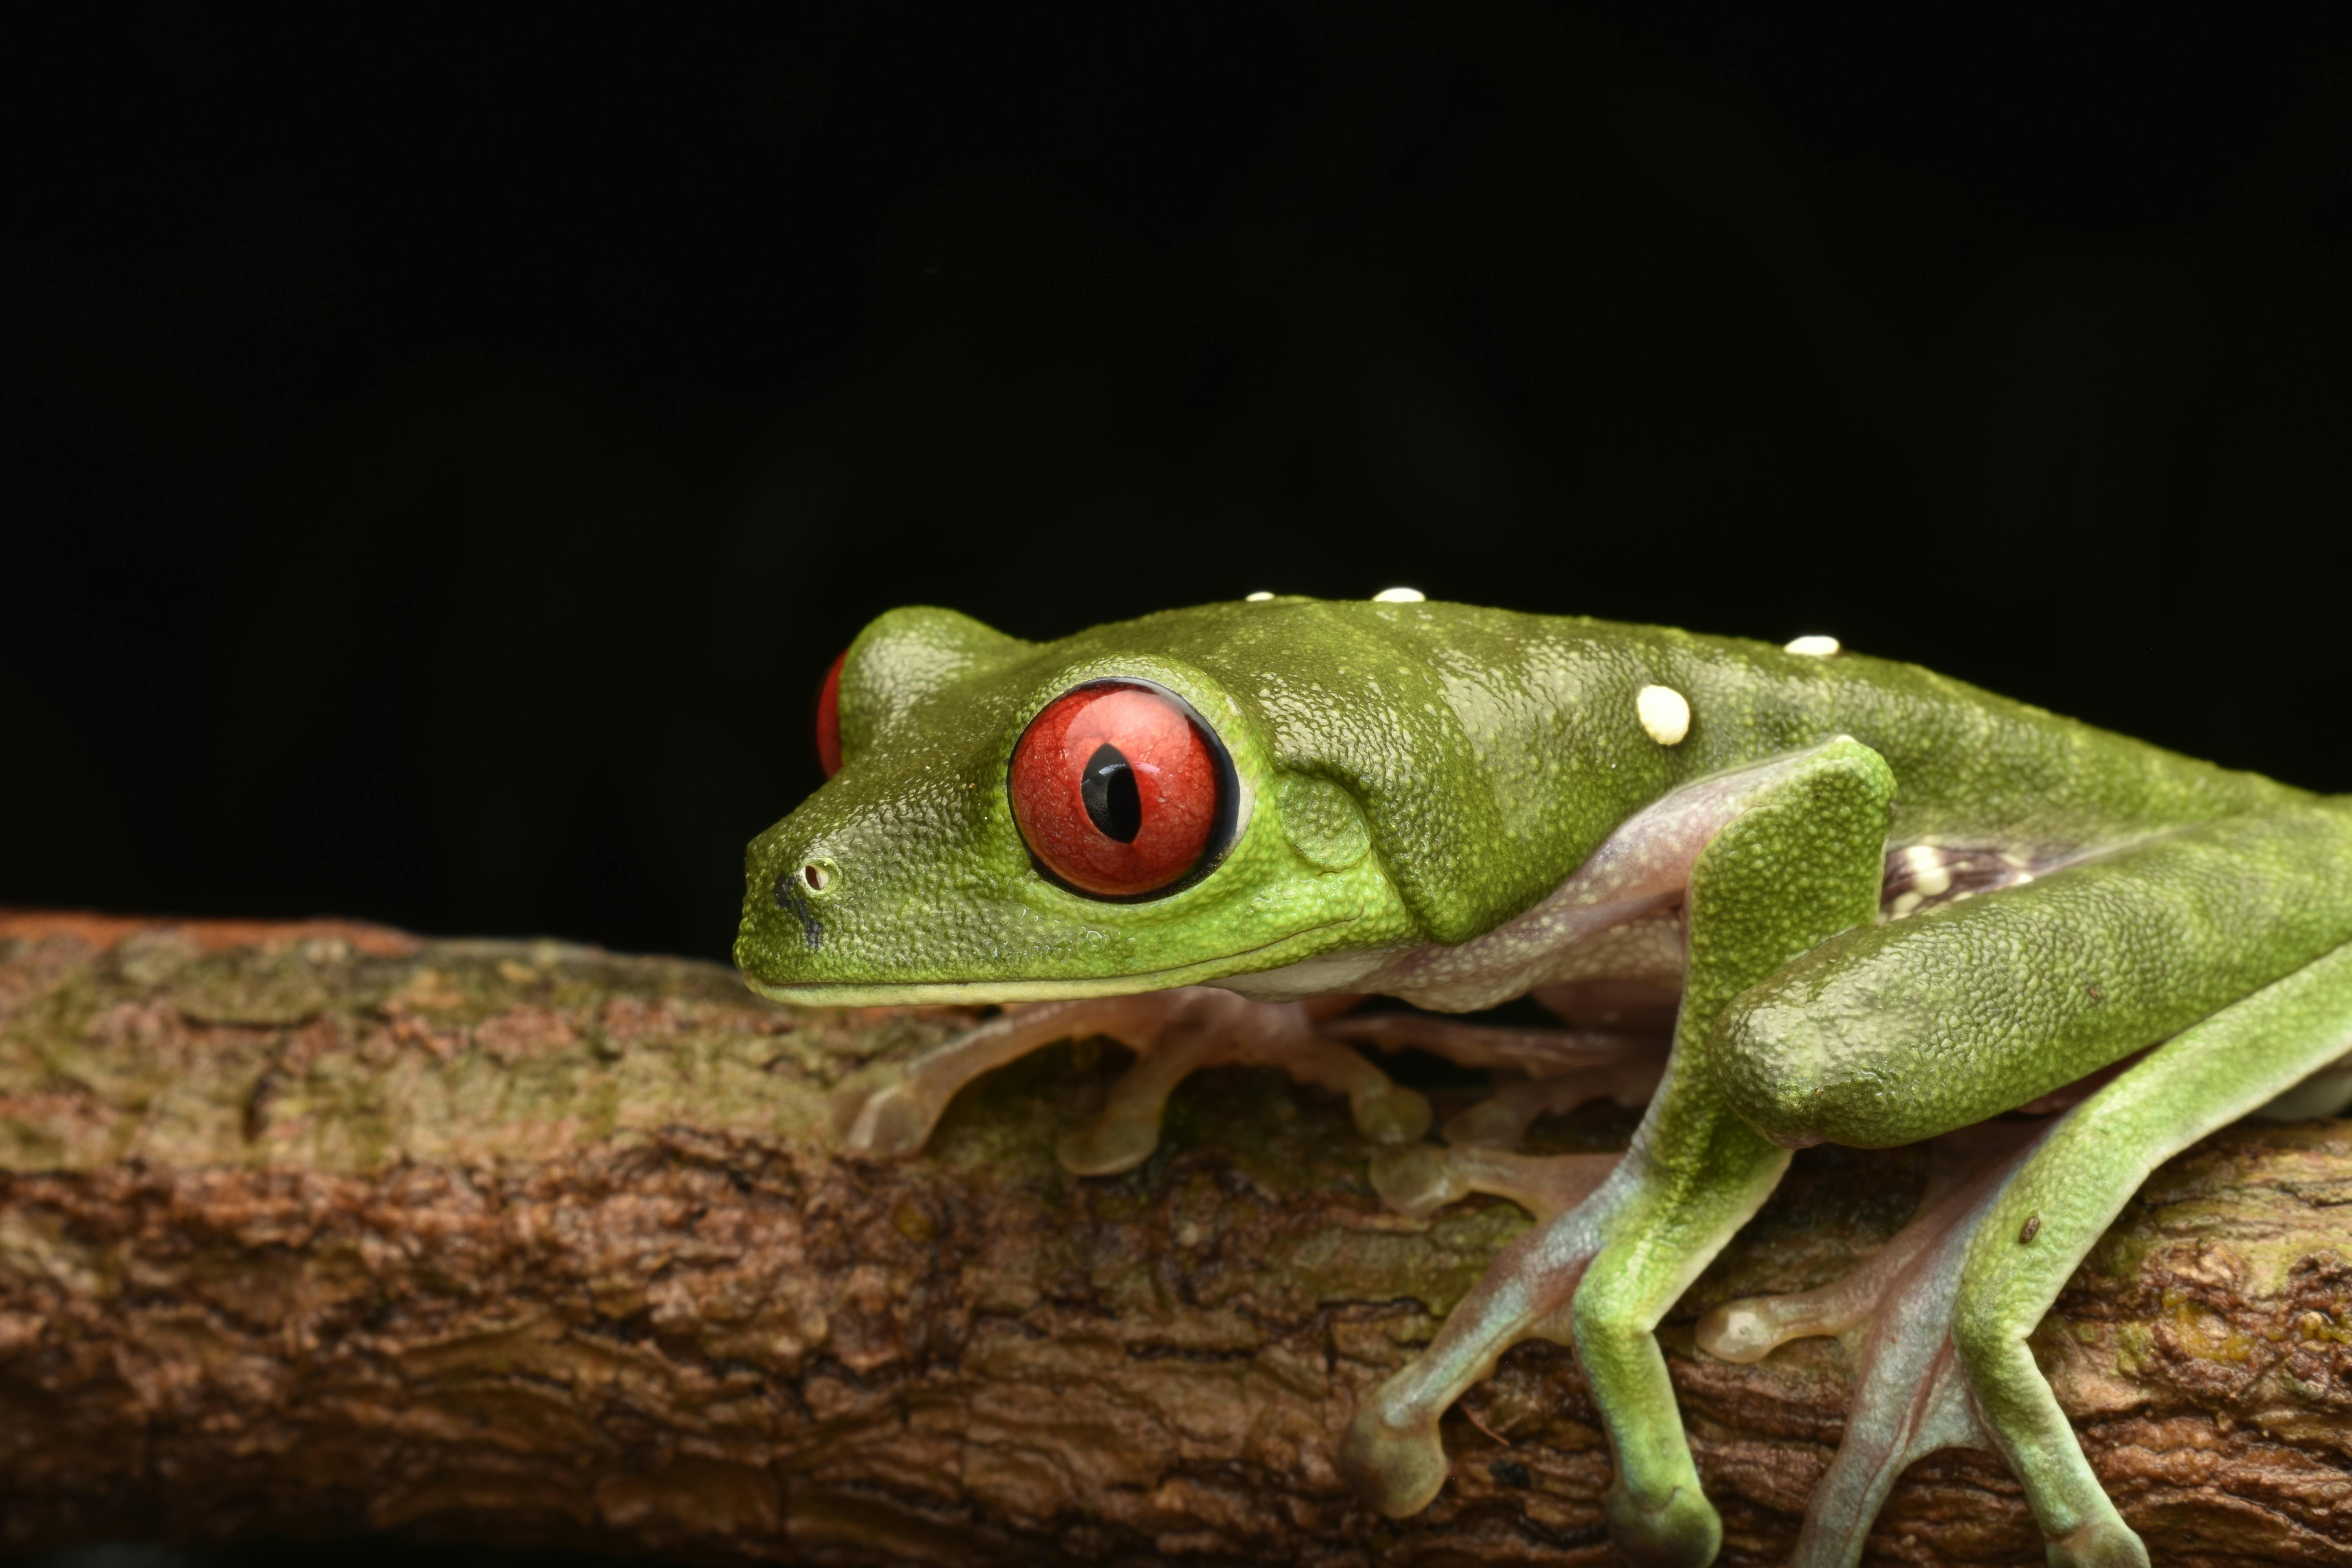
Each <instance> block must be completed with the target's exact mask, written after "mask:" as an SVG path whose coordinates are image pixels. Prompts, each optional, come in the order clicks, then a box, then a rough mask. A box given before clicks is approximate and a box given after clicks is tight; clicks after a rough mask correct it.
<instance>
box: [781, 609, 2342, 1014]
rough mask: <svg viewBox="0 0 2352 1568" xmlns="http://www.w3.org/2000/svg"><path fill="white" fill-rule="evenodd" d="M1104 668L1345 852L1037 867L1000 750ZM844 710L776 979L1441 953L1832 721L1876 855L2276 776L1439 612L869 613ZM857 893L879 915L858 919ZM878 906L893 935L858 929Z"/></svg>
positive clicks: (2091, 817) (1634, 640)
mask: <svg viewBox="0 0 2352 1568" xmlns="http://www.w3.org/2000/svg"><path fill="white" fill-rule="evenodd" d="M1117 675H1129V676H1133V677H1137V678H1140V679H1151V680H1155V681H1159V682H1160V683H1161V684H1164V685H1167V686H1169V687H1171V689H1176V690H1179V691H1180V692H1181V693H1182V694H1183V695H1184V696H1185V697H1186V698H1187V700H1190V701H1192V704H1193V706H1194V707H1196V708H1197V709H1199V710H1201V711H1202V713H1203V714H1204V715H1206V716H1207V717H1208V718H1209V720H1210V721H1211V722H1212V723H1213V725H1215V726H1216V727H1217V728H1218V730H1219V731H1220V733H1221V734H1223V736H1224V740H1225V742H1226V744H1227V745H1228V746H1229V747H1231V748H1232V750H1233V752H1234V759H1235V762H1236V763H1237V765H1238V766H1239V767H1240V769H1241V772H1242V776H1243V779H1244V788H1245V789H1247V790H1248V791H1249V792H1250V793H1251V795H1252V797H1253V799H1254V801H1255V816H1257V817H1259V818H1264V817H1265V816H1269V815H1273V816H1281V815H1282V814H1283V812H1284V810H1285V807H1284V805H1283V803H1284V801H1285V800H1286V799H1289V800H1291V801H1292V802H1293V805H1294V807H1296V803H1297V801H1298V800H1301V799H1305V798H1307V795H1306V794H1303V793H1302V792H1311V790H1312V789H1314V788H1315V787H1317V785H1316V784H1315V781H1321V782H1322V787H1324V788H1326V789H1327V790H1328V786H1331V785H1336V786H1337V787H1338V791H1339V792H1343V796H1344V798H1343V799H1341V801H1340V805H1339V809H1340V810H1343V811H1344V810H1346V809H1347V808H1348V806H1349V805H1352V808H1353V810H1354V811H1355V812H1356V813H1358V814H1360V817H1361V821H1362V828H1363V830H1364V831H1365V832H1366V833H1367V834H1368V836H1369V842H1370V847H1371V850H1372V854H1371V856H1370V857H1369V858H1368V863H1367V865H1366V866H1364V867H1352V866H1350V867H1340V868H1333V867H1331V866H1329V865H1328V864H1323V865H1306V864H1299V863H1293V862H1296V861H1297V857H1296V856H1293V857H1291V858H1289V859H1288V860H1285V859H1284V858H1282V857H1281V856H1279V855H1276V853H1275V852H1274V851H1273V850H1272V849H1270V848H1269V849H1265V850H1263V851H1262V852H1261V851H1259V850H1256V849H1254V848H1252V847H1249V846H1244V847H1241V848H1237V850H1236V852H1235V854H1234V857H1233V858H1232V859H1231V860H1230V861H1229V862H1228V863H1227V864H1225V865H1223V866H1220V867H1219V868H1218V870H1217V871H1216V872H1215V873H1214V874H1213V876H1211V877H1209V878H1207V879H1203V881H1202V883H1201V885H1200V886H1198V887H1195V888H1192V889H1187V890H1185V891H1183V892H1181V893H1178V894H1176V895H1174V896H1172V897H1171V898H1169V899H1166V900H1160V902H1158V903H1150V904H1139V905H1125V906H1116V905H1103V904H1099V903H1090V902H1087V901H1086V900H1078V899H1076V897H1075V895H1072V894H1070V893H1069V892H1067V891H1066V889H1057V888H1052V887H1049V886H1046V885H1045V884H1044V883H1043V882H1042V880H1041V879H1039V878H1038V877H1037V876H1036V875H1035V873H1034V868H1032V867H1031V865H1030V863H1029V859H1028V856H1027V853H1026V851H1025V849H1024V847H1023V845H1022V841H1021V839H1020V837H1019V834H1018V832H1017V829H1015V827H1014V826H1013V822H1012V820H1011V816H1010V812H1009V808H1008V806H1007V805H1006V801H1005V791H1004V780H1005V768H1006V763H1007V759H1008V758H1009V757H1010V755H1011V752H1012V749H1013V744H1014V742H1015V741H1016V740H1017V739H1018V737H1019V734H1020V732H1021V730H1022V728H1023V726H1024V724H1025V723H1026V722H1027V721H1028V719H1029V718H1031V717H1033V716H1034V714H1035V713H1036V712H1037V711H1038V710H1040V709H1041V708H1042V707H1043V706H1044V705H1045V703H1046V702H1048V701H1050V700H1052V699H1053V698H1054V697H1055V696H1056V695H1057V694H1059V693H1060V692H1062V691H1065V690H1067V689H1069V688H1070V687H1071V686H1073V685H1075V684H1076V683H1078V682H1080V681H1083V680H1087V679H1102V678H1104V677H1107V676H1117ZM1649 686H1662V687H1665V688H1669V689H1672V690H1674V691H1675V692H1678V693H1680V694H1681V695H1682V696H1683V697H1684V698H1685V700H1687V703H1688V705H1689V710H1690V722H1689V726H1688V731H1687V734H1686V736H1685V738H1683V739H1682V740H1681V741H1680V742H1679V743H1676V744H1672V745H1668V744H1662V743H1660V742H1659V741H1658V740H1656V739H1654V738H1653V736H1652V734H1651V733H1650V732H1649V731H1647V730H1645V728H1644V727H1643V723H1642V721H1641V720H1640V719H1639V718H1638V717H1637V714H1636V694H1637V693H1639V692H1640V691H1641V690H1642V689H1643V688H1644V687H1649ZM841 724H842V736H843V742H844V748H845V758H846V765H845V767H844V769H843V771H842V773H841V774H840V775H839V776H838V777H836V778H835V779H834V780H833V781H832V782H830V783H828V784H826V785H825V787H824V789H823V790H821V791H819V792H818V794H817V795H814V796H812V797H811V799H810V800H809V802H808V803H806V804H805V805H803V806H802V807H801V808H800V809H799V810H798V811H796V812H794V813H793V815H792V816H789V817H787V818H786V819H785V820H784V821H782V822H781V823H779V824H778V825H777V826H775V827H774V828H772V829H771V830H770V831H769V832H768V833H767V834H764V835H762V836H761V838H760V839H759V840H758V841H756V842H755V843H754V845H753V846H752V851H751V878H750V883H749V889H748V893H747V899H746V904H745V923H744V935H743V938H742V939H741V940H740V941H739V945H738V952H739V960H740V961H741V962H743V963H744V965H745V968H746V970H747V971H748V972H749V973H752V974H753V975H754V976H756V977H761V978H763V979H767V980H770V981H772V982H774V983H777V984H794V983H814V982H818V981H821V980H823V979H824V978H825V977H826V976H827V975H828V974H837V975H838V976H839V977H840V978H841V979H842V980H844V981H849V980H851V979H853V978H855V979H856V980H859V981H873V982H877V983H878V982H881V981H883V980H884V978H885V974H886V972H887V973H888V974H891V975H896V976H900V977H903V978H904V979H906V980H916V979H920V978H931V979H940V978H947V977H949V976H950V974H955V973H961V975H963V976H965V977H969V978H975V979H977V978H981V977H982V976H983V975H985V976H992V977H993V976H1002V975H1005V974H1009V973H1013V972H1014V971H1021V972H1023V973H1034V974H1036V975H1039V976H1047V975H1059V976H1066V977H1082V976H1085V975H1087V974H1088V973H1096V974H1098V975H1099V977H1100V978H1102V979H1104V980H1108V979H1110V978H1112V977H1114V976H1116V975H1117V974H1118V973H1138V974H1140V973H1153V974H1163V973H1171V972H1173V970H1174V969H1177V968H1181V966H1182V965H1183V964H1187V963H1195V962H1196V960H1198V959H1199V958H1201V957H1202V955H1205V954H1206V953H1208V952H1210V951H1212V950H1214V951H1216V952H1226V953H1235V952H1244V951H1245V950H1246V951H1249V952H1257V953H1259V954H1260V956H1262V957H1263V958H1265V960H1266V961H1268V963H1269V964H1270V963H1273V962H1282V963H1288V962H1294V961H1295V960H1296V959H1297V958H1298V957H1299V956H1302V955H1303V953H1304V952H1306V951H1307V949H1308V948H1311V947H1312V946H1313V943H1311V942H1307V943H1306V945H1305V946H1302V945H1301V941H1302V939H1301V938H1300V936H1299V932H1300V931H1303V929H1304V927H1303V925H1302V923H1301V922H1304V921H1320V922H1322V926H1323V927H1324V928H1328V929H1332V930H1338V929H1339V928H1342V927H1344V928H1345V931H1344V933H1343V934H1342V935H1341V936H1339V937H1337V938H1332V939H1328V940H1329V941H1331V942H1344V943H1355V944H1370V943H1372V942H1381V943H1386V944H1389V945H1395V944H1397V943H1400V942H1438V943H1444V944H1453V943H1458V942H1463V941H1465V940H1467V939H1469V938H1470V937H1473V936H1475V935H1478V934H1480V933H1481V932H1483V931H1487V930H1490V929H1492V928H1493V927H1494V926H1495V925H1496V924H1497V923H1499V922H1500V921H1504V920H1506V919H1508V918H1509V917H1510V916H1512V915H1514V914H1516V913H1517V912H1519V911H1520V910H1524V909H1526V908H1527V907H1528V906H1529V905H1530V904H1532V903H1534V902H1535V901H1536V900H1538V899H1540V898H1541V897H1543V895H1544V894H1546V893H1547V892H1549V890H1550V889H1552V888H1554V887H1555V886H1557V885H1558V884H1559V882H1560V881H1561V880H1562V879H1564V878H1565V877H1566V876H1567V875H1568V874H1569V873H1570V871H1572V870H1573V869H1574V868H1576V866H1577V865H1578V864H1579V863H1580V861H1582V860H1583V859H1584V858H1585V857H1586V856H1587V855H1589V854H1590V853H1591V850H1592V849H1593V848H1594V847H1596V846H1597V845H1599V844H1600V842H1601V840H1602V839H1603V838H1604V837H1606V836H1607V835H1608V834H1609V832H1610V831H1611V830H1612V828H1613V827H1615V826H1617V825H1618V824H1619V823H1621V822H1622V821H1623V820H1624V819H1625V818H1626V817H1628V816H1631V815H1632V814H1633V812H1635V811H1637V810H1639V809H1640V808H1641V807H1642V806H1643V805H1645V804H1647V803H1649V802H1650V801H1653V800H1655V799H1656V798H1658V797H1659V796H1660V795H1664V794H1665V793H1666V792H1667V791H1669V790H1671V789H1673V788H1674V787H1675V786H1676V785H1678V784H1683V783H1685V782H1686V781H1688V780H1691V779H1693V778H1696V777H1699V776H1701V775H1703V774H1706V773H1712V772H1715V771H1717V770H1720V769H1723V768H1727V767H1731V766H1735V765H1738V764H1740V763H1748V762H1752V761H1755V760H1758V759H1759V758H1762V757H1767V756H1772V755H1777V754H1780V753H1783V752H1790V751H1794V750H1797V749H1799V748H1801V747H1805V746H1810V745H1813V744H1817V743H1819V742H1822V741H1825V740H1828V739H1829V738H1831V737H1832V736H1835V735H1838V734H1849V735H1852V736H1853V737H1854V738H1855V739H1857V740H1860V741H1861V742H1864V744H1865V745H1868V746H1870V747H1872V748H1873V749H1874V750H1876V751H1878V752H1880V753H1881V754H1883V755H1884V756H1885V758H1886V760H1887V761H1888V763H1890V764H1891V765H1892V767H1893V769H1894V772H1895V778H1896V780H1897V787H1898V794H1897V801H1896V806H1895V824H1894V828H1893V837H1894V839H1895V841H1896V842H1898V843H1901V842H1916V841H1918V840H1921V839H1923V838H1932V839H1936V840H1938V841H1941V842H1945V843H1956V844H1962V843H1980V844H1984V845H1988V846H1990V845H1998V846H2001V847H2013V848H2017V849H2020V850H2022V851H2024V852H2026V853H2028V854H2029V855H2031V856H2032V858H2036V859H2042V860H2046V859H2050V858H2063V857H2064V856H2067V855H2070V854H2074V853H2078V852H2081V851H2083V850H2085V849H2089V848H2094V847H2100V846H2104V845H2108V844H2113V843H2116V842H2121V841H2124V840H2126V839H2129V838H2131V837H2137V836H2138V835H2140V834H2143V833H2146V832H2150V831H2155V830H2158V829H2161V828H2164V827H2167V826H2174V825H2178V824H2180V823H2183V822H2189V821H2196V820H2200V819H2203V818H2206V817H2210V816H2217V815H2221V814H2223V813H2226V812H2230V811H2233V810H2239V809H2243V808H2246V807H2248V806H2250V805H2257V804H2260V803H2263V802H2266V801H2274V800H2278V799H2281V798H2286V797H2291V796H2293V795H2295V794H2296V793H2297V792H2294V791H2291V790H2288V789H2287V788H2286V787H2285V786H2284V785H2280V784H2273V783H2272V782H2270V781H2268V780H2264V779H2262V778H2259V777H2257V776H2255V775H2252V774H2248V773H2231V772H2228V771H2226V770H2223V769H2221V768H2217V767H2214V766H2212V765H2210V764H2208V763H2198V762H2193V761H2190V760H2189V759H2186V758H2182V757H2179V756H2177V755H2174V754H2172V753H2169V752H2164V751H2162V750H2160V749H2158V748H2156V747H2153V746H2149V745H2147V744H2144V743H2142V742H2136V741H2132V740H2129V739H2126V738H2125V737H2122V736H2117V735H2114V734H2111V733H2107V732H2104V731H2097V730H2095V729H2092V728H2090V727H2089V726H2086V725H2083V724H2079V723H2076V722H2074V721H2068V720H2064V719H2061V718H2057V717H2055V716H2053V715H2051V714H2048V713H2045V712H2043V711H2042V710H2039V709H2035V708H2032V707H2029V706H2027V705H2025V704H2022V703H2019V702H2013V701H2010V700H2006V699H2002V698H1999V697H1995V696H1992V695H1990V694H1989V693H1986V692H1982V691H1979V690H1977V689H1973V688H1971V687H1969V686H1967V685H1965V684H1963V683H1961V682H1958V681H1955V680H1950V679H1946V678H1944V677H1941V676H1938V675H1936V674H1934V673H1932V672H1930V671H1927V670H1924V669H1920V668H1916V667H1914V666H1909V665H1903V664H1896V663H1892V662H1888V661H1885V660H1880V659H1874V658H1864V657H1862V656H1858V655H1852V654H1838V655H1835V656H1832V657H1826V658H1823V657H1815V656H1809V655H1804V654H1796V653H1790V652H1787V651H1784V650H1782V649H1780V648H1777V647H1771V646H1769V645H1767V644H1762V643H1756V642H1748V641H1745V640H1740V639H1735V638H1725V637H1702V636H1697V635H1695V634H1692V633H1687V632H1682V631H1677V630H1673V629H1670V628H1663V627H1651V626H1621V625H1614V624H1611V623H1607V622H1601V621H1594V620H1590V619H1586V618H1582V617H1575V616H1533V615H1524V614H1518V613H1514V612H1510V611H1503V610H1491V609H1482V608H1478V607H1475V606H1472V605H1454V604H1444V603H1413V604H1390V603H1378V602H1370V603H1368V602H1346V601H1323V600H1312V599H1301V598H1286V599H1275V600H1270V601H1264V602H1240V603H1231V604H1222V605H1202V606H1197V607H1194V608H1191V609H1183V610H1173V611H1168V612H1164V613H1162V614H1160V615H1154V616H1145V617H1142V618H1140V619H1138V620H1134V621H1128V622H1122V623H1118V624H1116V625H1112V626H1097V627H1094V628H1091V629H1089V630H1087V631H1083V632H1080V633H1077V634H1076V635H1075V636H1073V637H1066V638H1062V639H1060V640H1057V641H1055V642H1048V643H1026V642H1023V641H1020V640H1018V639H1015V638H1011V637H1004V636H1003V635H1002V634H999V633H996V632H993V631H991V630H990V629H988V628H986V627H984V626H981V625H980V624H979V623H977V622H974V621H971V620H970V619H969V618H967V617H964V616H958V615H955V614H953V613H952V612H949V611H943V610H935V609H914V610H901V611H894V612H892V613H891V614H889V615H887V616H883V617H881V618H880V619H879V620H877V621H876V622H875V623H874V624H873V625H872V626H869V627H867V628H866V631H865V632H864V633H862V634H861V635H860V637H859V638H858V639H857V642H856V644H855V645H854V646H853V647H852V650H851V652H850V655H849V658H848V661H847V663H846V666H845V669H844V672H843V677H842V688H841ZM1291 815H1292V816H1300V815H1302V814H1301V812H1300V811H1299V810H1297V809H1293V810H1292V813H1291ZM1262 826H1263V827H1264V832H1265V834H1274V833H1276V831H1277V829H1276V828H1275V827H1274V826H1272V825H1271V824H1263V825H1262ZM1249 831H1250V832H1255V831H1256V828H1255V827H1254V828H1253V829H1251V830H1249ZM1244 837H1249V832H1245V835H1244ZM1290 837H1291V838H1292V839H1293V840H1294V846H1293V847H1297V841H1299V839H1300V835H1299V833H1298V832H1297V831H1292V832H1291V833H1290ZM1244 851H1247V852H1244ZM820 852H822V853H823V854H824V856H827V857H830V860H829V863H836V864H839V865H840V868H841V870H842V871H843V872H844V874H845V889H848V891H845V894H844V895H843V896H841V897H838V898H836V899H835V900H833V901H832V902H831V903H830V904H824V905H820V904H819V903H818V902H816V901H814V900H810V899H807V898H804V897H802V896H801V895H799V894H797V893H795V892H793V891H792V890H791V889H790V888H789V886H787V888H786V890H785V892H784V894H782V900H783V901H784V902H785V903H788V904H789V903H793V902H795V901H797V904H798V907H797V908H796V909H786V910H780V909H779V908H778V895H776V894H774V893H773V892H772V889H776V888H777V886H778V884H779V883H780V882H785V883H788V882H789V877H790V874H791V873H792V871H793V869H794V868H795V867H798V866H801V865H803V863H805V862H806V861H807V859H808V857H810V856H811V855H814V854H818V853H820ZM845 856H848V857H851V858H854V859H856V862H857V863H856V864H855V865H852V864H849V863H847V862H846V861H845V859H844V857H845ZM1309 858H1310V859H1311V858H1312V857H1309ZM867 891H874V892H883V893H886V894H887V897H886V899H885V900H884V905H887V907H884V905H877V906H874V907H871V908H869V909H866V910H864V911H862V912H861V911H860V910H857V909H856V908H855V907H854V906H855V905H856V904H858V903H862V902H863V901H864V899H863V897H862V895H863V894H864V893H865V892H867ZM1251 903H1255V906H1257V908H1256V909H1255V911H1254V912H1253V910H1251V909H1250V908H1248V907H1247V906H1248V905H1249V904H1251ZM1376 906H1379V907H1376ZM1269 907H1272V909H1273V912H1272V913H1269V912H1267V911H1268V908H1269ZM886 922H887V925H888V926H889V928H890V930H891V931H892V935H891V938H890V941H891V942H893V943H895V944H896V946H895V948H893V949H890V950H888V951H886V950H885V949H884V948H883V947H882V946H880V945H877V942H873V941H866V940H860V935H859V933H860V932H861V931H876V932H878V931H881V930H882V929H883V927H884V924H885V923H886ZM926 932H928V934H926ZM828 950H829V952H828ZM1188 955H1189V956H1188ZM1163 961H1165V962H1163ZM1244 967H1247V966H1246V965H1244ZM1154 983H1155V984H1168V983H1172V982H1170V981H1168V980H1165V979H1160V980H1156V981H1155V982H1154Z"/></svg>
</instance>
